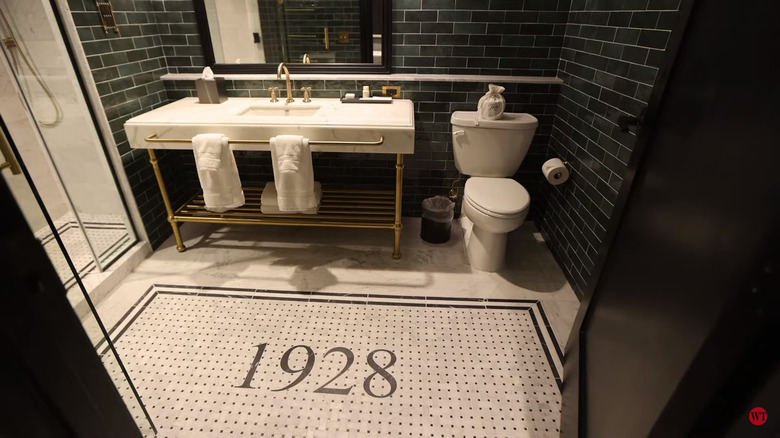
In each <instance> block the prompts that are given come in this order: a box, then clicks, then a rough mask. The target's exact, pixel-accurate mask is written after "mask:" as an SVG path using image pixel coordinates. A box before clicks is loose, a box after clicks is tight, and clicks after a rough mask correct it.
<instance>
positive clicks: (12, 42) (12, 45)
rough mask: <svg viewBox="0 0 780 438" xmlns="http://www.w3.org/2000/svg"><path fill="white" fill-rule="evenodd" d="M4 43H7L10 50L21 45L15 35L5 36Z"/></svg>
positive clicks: (6, 45)
mask: <svg viewBox="0 0 780 438" xmlns="http://www.w3.org/2000/svg"><path fill="white" fill-rule="evenodd" d="M3 44H5V47H6V48H7V49H9V50H10V49H15V48H17V47H18V46H19V45H18V44H17V43H16V40H15V39H14V38H13V37H8V38H3Z"/></svg>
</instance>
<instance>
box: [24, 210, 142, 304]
mask: <svg viewBox="0 0 780 438" xmlns="http://www.w3.org/2000/svg"><path fill="white" fill-rule="evenodd" d="M120 219H121V218H120V217H118V216H113V215H89V214H82V224H83V229H82V228H81V227H79V223H78V222H77V221H76V219H75V217H74V216H73V214H72V213H70V212H69V213H67V214H65V215H64V216H62V217H61V218H59V219H57V220H55V221H54V226H55V228H56V230H57V234H58V235H59V236H60V239H62V243H63V245H65V249H66V250H67V252H68V256H69V257H70V259H71V261H72V262H73V266H74V267H75V268H76V272H78V275H79V277H80V278H85V277H86V276H87V275H89V273H90V272H92V271H93V270H94V269H95V259H94V257H93V252H92V251H93V250H94V251H95V254H97V255H98V258H99V260H100V262H101V264H106V263H108V262H110V261H111V259H112V258H114V257H115V256H116V255H117V254H119V253H121V250H122V249H124V248H125V247H126V246H127V245H128V244H132V243H133V241H132V240H131V239H130V236H129V235H128V233H127V228H126V225H125V224H124V223H123V222H121V220H120ZM85 233H86V236H85ZM35 237H36V238H37V239H38V241H40V242H41V245H43V248H44V250H45V251H46V254H47V255H48V256H49V260H51V262H52V265H54V269H55V270H56V271H57V274H58V275H59V276H60V279H61V280H62V283H63V284H64V285H65V288H66V289H70V288H72V287H73V286H75V285H76V279H75V278H74V276H73V271H72V270H71V268H70V266H68V262H67V260H66V259H65V256H64V255H63V253H62V251H61V249H60V246H59V245H58V244H57V240H56V239H55V238H54V234H53V233H52V231H51V229H50V228H49V227H48V226H47V227H44V228H42V229H40V230H38V231H37V232H35ZM87 238H88V239H89V241H88V240H87ZM90 243H91V244H92V248H90Z"/></svg>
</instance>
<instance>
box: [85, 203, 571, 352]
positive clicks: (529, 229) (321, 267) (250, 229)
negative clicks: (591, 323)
mask: <svg viewBox="0 0 780 438" xmlns="http://www.w3.org/2000/svg"><path fill="white" fill-rule="evenodd" d="M403 224H404V229H403V233H402V240H401V253H402V258H401V259H400V260H393V259H392V257H391V254H392V251H393V245H392V241H393V233H392V231H388V230H373V229H342V228H332V229H322V228H313V227H283V226H242V225H232V226H226V225H221V224H198V223H187V224H184V225H183V226H182V228H181V231H182V235H183V238H184V243H185V245H186V246H187V248H188V249H187V251H185V252H183V253H179V252H177V251H176V247H175V242H174V241H173V238H170V239H168V240H167V241H166V242H165V243H163V245H162V246H161V247H160V248H158V249H157V250H156V251H155V252H154V253H153V254H152V255H151V256H150V257H148V258H147V259H146V260H144V261H143V262H141V263H140V265H138V266H137V267H136V268H135V269H134V271H133V272H132V273H131V274H129V275H128V276H127V277H126V278H125V279H124V280H123V281H122V282H121V284H119V285H118V286H117V287H116V288H115V289H114V290H113V291H112V292H111V293H110V294H108V296H107V297H105V299H103V300H102V301H101V303H100V304H99V305H98V314H99V315H100V317H101V318H102V319H103V322H104V323H105V324H106V326H108V327H111V326H113V325H114V324H115V323H116V322H117V321H119V320H120V319H121V318H122V316H123V315H124V314H125V313H126V312H127V311H128V309H130V308H131V307H132V306H133V305H134V304H135V303H136V302H137V300H138V299H139V297H141V296H142V295H143V294H144V293H145V292H146V291H147V290H149V288H150V287H153V286H154V285H160V284H167V285H181V286H212V287H222V288H225V287H227V288H230V287H234V288H262V289H266V290H279V291H290V292H295V291H308V292H335V293H342V294H384V295H397V296H405V297H437V298H444V297H452V298H486V299H512V300H532V301H535V302H538V303H539V305H540V307H542V308H543V311H544V313H545V314H546V316H547V318H549V326H550V327H551V329H552V333H553V334H554V336H555V338H556V339H555V341H556V343H557V344H558V346H559V348H560V350H563V348H564V346H565V344H566V340H567V339H568V336H569V331H570V330H571V326H572V324H573V322H574V318H575V316H576V314H577V310H578V308H579V304H580V303H579V300H578V299H577V296H576V295H575V293H574V291H573V290H572V288H571V286H570V285H569V283H568V282H567V281H566V277H565V276H564V274H563V271H562V270H561V268H560V267H559V266H558V264H557V262H556V261H555V259H554V257H553V256H552V254H551V253H550V251H549V249H548V248H547V245H546V243H545V242H544V240H543V238H542V236H541V234H540V233H539V232H538V231H537V230H536V228H535V226H534V225H533V223H532V222H526V223H524V224H523V225H522V226H521V227H520V228H519V229H518V230H517V231H515V232H513V233H510V236H509V242H508V245H507V248H508V249H507V260H506V266H505V268H504V269H502V270H501V271H499V272H493V273H490V272H482V271H478V270H474V269H472V268H471V266H470V265H469V263H468V258H467V255H466V246H465V245H466V243H467V242H468V239H469V238H470V236H471V223H470V222H469V221H468V219H466V218H461V219H460V220H459V221H456V222H454V223H453V226H452V234H451V238H450V240H449V241H448V242H446V243H442V244H430V243H427V242H425V241H423V240H422V239H421V238H420V219H419V218H404V219H403ZM84 324H85V328H86V329H87V332H88V333H90V335H91V336H92V337H93V340H94V341H95V342H96V343H97V342H99V338H100V335H99V333H97V331H96V327H91V326H92V325H93V324H92V323H91V322H90V321H84Z"/></svg>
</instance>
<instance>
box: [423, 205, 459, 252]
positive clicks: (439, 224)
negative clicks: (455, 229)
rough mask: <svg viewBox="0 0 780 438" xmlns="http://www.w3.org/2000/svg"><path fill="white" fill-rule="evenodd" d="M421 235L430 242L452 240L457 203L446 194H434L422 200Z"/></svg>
mask: <svg viewBox="0 0 780 438" xmlns="http://www.w3.org/2000/svg"><path fill="white" fill-rule="evenodd" d="M422 210H423V211H422V225H421V227H420V237H421V238H422V240H424V241H426V242H428V243H444V242H446V241H448V240H450V230H451V229H452V219H453V218H454V217H455V203H454V202H452V201H450V199H449V198H447V197H445V196H434V197H433V198H427V199H424V200H423V202H422Z"/></svg>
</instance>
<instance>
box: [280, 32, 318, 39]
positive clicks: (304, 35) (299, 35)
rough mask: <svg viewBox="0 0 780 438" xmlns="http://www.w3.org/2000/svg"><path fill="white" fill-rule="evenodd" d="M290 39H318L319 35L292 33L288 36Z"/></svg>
mask: <svg viewBox="0 0 780 438" xmlns="http://www.w3.org/2000/svg"><path fill="white" fill-rule="evenodd" d="M287 37H288V38H317V35H314V34H311V33H291V34H288V35H287Z"/></svg>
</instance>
